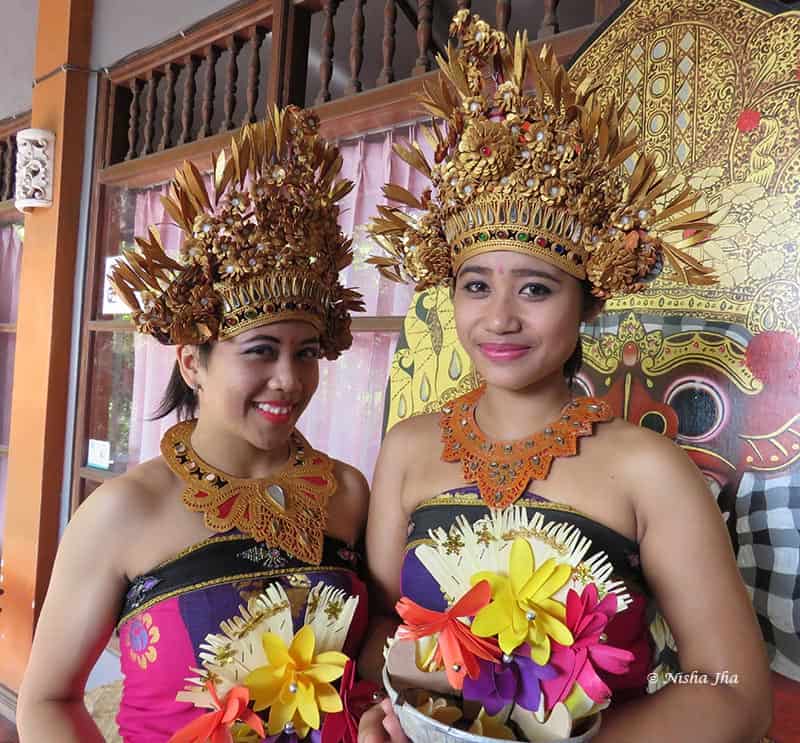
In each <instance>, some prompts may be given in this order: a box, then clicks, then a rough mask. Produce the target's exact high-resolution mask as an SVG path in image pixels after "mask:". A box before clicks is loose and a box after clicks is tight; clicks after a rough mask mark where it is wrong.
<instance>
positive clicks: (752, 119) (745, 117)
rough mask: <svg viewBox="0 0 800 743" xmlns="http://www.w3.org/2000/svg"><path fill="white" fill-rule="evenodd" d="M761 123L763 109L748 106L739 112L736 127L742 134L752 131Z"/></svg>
mask: <svg viewBox="0 0 800 743" xmlns="http://www.w3.org/2000/svg"><path fill="white" fill-rule="evenodd" d="M760 123H761V111H755V110H754V109H752V108H746V109H745V110H744V111H742V112H741V113H740V114H739V121H737V122H736V127H737V129H738V130H739V131H740V132H742V134H745V133H747V132H752V131H753V129H758V125H759V124H760Z"/></svg>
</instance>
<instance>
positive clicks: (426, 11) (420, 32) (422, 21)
mask: <svg viewBox="0 0 800 743" xmlns="http://www.w3.org/2000/svg"><path fill="white" fill-rule="evenodd" d="M432 21H433V0H419V2H418V3H417V62H416V64H415V65H414V69H413V70H412V71H411V74H412V75H424V74H425V73H426V72H427V71H428V70H430V68H431V60H430V58H429V56H428V50H429V49H430V48H431V32H432Z"/></svg>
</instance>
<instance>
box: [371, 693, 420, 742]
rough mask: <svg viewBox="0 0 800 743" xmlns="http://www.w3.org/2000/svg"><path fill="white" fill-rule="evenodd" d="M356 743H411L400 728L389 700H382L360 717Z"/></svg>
mask: <svg viewBox="0 0 800 743" xmlns="http://www.w3.org/2000/svg"><path fill="white" fill-rule="evenodd" d="M358 743H411V741H409V739H408V738H407V737H406V734H405V733H404V732H403V728H401V727H400V720H399V719H397V715H396V714H395V713H394V709H393V708H392V703H391V701H389V699H384V700H383V701H382V702H381V703H380V704H376V705H375V706H374V707H372V708H370V709H368V710H367V711H366V712H365V713H364V714H363V715H361V721H360V722H359V724H358Z"/></svg>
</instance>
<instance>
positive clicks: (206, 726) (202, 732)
mask: <svg viewBox="0 0 800 743" xmlns="http://www.w3.org/2000/svg"><path fill="white" fill-rule="evenodd" d="M206 687H207V688H208V691H209V693H210V694H211V698H212V699H213V700H214V704H215V705H216V711H214V712H208V713H207V714H205V715H201V716H200V717H198V718H197V719H196V720H192V721H191V722H190V723H189V724H188V725H185V726H184V727H182V728H181V729H180V730H179V731H178V732H177V733H175V735H173V736H172V737H171V738H170V739H169V743H206V741H211V743H233V736H232V735H231V727H232V726H233V724H234V723H235V722H236V721H237V720H238V721H240V722H243V723H245V724H246V725H249V726H250V727H251V728H252V729H253V730H255V731H256V732H257V733H258V734H259V735H260V736H261V737H263V736H264V724H263V723H262V722H261V720H260V719H259V717H258V715H256V713H255V712H253V710H251V709H250V708H249V707H248V706H247V705H248V703H249V702H250V692H249V691H248V690H247V688H246V687H244V686H234V687H233V689H231V690H230V691H229V692H228V693H227V694H226V695H225V699H224V701H223V702H222V703H220V701H219V697H218V696H217V690H216V689H215V688H214V684H213V682H211V681H207V682H206Z"/></svg>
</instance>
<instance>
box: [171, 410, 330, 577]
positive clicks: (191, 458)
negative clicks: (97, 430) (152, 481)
mask: <svg viewBox="0 0 800 743" xmlns="http://www.w3.org/2000/svg"><path fill="white" fill-rule="evenodd" d="M196 425H197V421H196V420H189V421H183V422H182V423H178V424H177V425H175V426H173V427H172V428H170V429H169V430H168V431H167V432H166V433H165V434H164V438H163V439H161V453H162V455H163V456H164V459H165V460H166V462H167V464H169V466H170V468H171V469H172V471H173V472H175V474H176V475H178V477H180V478H181V479H182V480H183V481H184V482H185V483H186V489H185V490H184V491H183V496H182V497H183V502H184V503H185V504H186V506H187V508H189V509H190V510H192V511H201V512H202V513H203V515H204V517H205V525H206V527H207V528H209V529H212V530H214V531H218V532H225V531H229V530H231V529H238V530H239V531H241V532H244V533H245V534H248V535H249V536H251V537H253V539H256V540H258V541H260V542H266V543H267V544H268V545H270V546H271V547H280V548H281V549H283V550H285V551H286V552H288V553H289V554H290V555H292V556H293V557H296V558H297V559H299V560H302V561H304V562H307V563H313V564H314V565H319V563H320V561H321V560H322V543H323V540H324V535H325V527H326V525H327V520H328V498H329V497H330V496H331V495H332V494H333V493H334V492H335V491H336V478H335V477H334V474H333V460H331V459H330V458H329V457H327V456H326V455H325V454H322V453H321V452H318V451H315V450H314V449H311V448H310V447H307V446H306V445H305V444H304V442H303V441H302V440H301V438H300V436H299V435H298V434H296V433H295V432H293V433H292V434H291V436H290V439H289V459H288V461H287V463H286V464H285V465H284V466H283V467H282V468H281V469H280V470H278V471H277V472H275V473H274V474H273V475H271V476H270V477H266V478H259V479H245V478H239V477H232V476H231V475H228V474H226V473H225V472H222V471H221V470H218V469H216V468H215V467H212V466H211V465H210V464H208V463H207V462H204V461H203V460H202V459H201V458H200V457H199V456H198V455H197V453H196V452H195V451H194V449H193V448H192V443H191V439H192V432H193V431H194V429H195V426H196Z"/></svg>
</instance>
